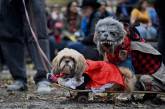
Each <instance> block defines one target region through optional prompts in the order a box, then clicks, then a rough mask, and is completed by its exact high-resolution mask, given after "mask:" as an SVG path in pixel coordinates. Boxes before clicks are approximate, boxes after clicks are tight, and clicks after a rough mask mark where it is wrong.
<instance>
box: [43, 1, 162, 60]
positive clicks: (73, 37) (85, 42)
mask: <svg viewBox="0 0 165 109" xmlns="http://www.w3.org/2000/svg"><path fill="white" fill-rule="evenodd" d="M46 10H47V13H46V14H47V26H48V31H49V42H50V57H51V59H53V57H54V56H55V55H56V53H57V52H58V51H59V50H61V49H63V48H64V47H69V48H73V49H76V50H78V51H79V52H81V53H82V54H84V55H85V57H86V58H90V59H93V60H98V59H99V58H98V57H100V55H99V53H98V51H97V50H96V47H95V45H94V43H93V34H94V29H95V24H96V23H97V21H98V20H99V19H102V18H105V17H113V18H115V19H118V20H120V21H122V22H123V23H124V26H128V25H129V26H130V25H133V26H134V27H135V28H136V30H137V32H138V33H139V35H140V36H141V37H142V38H144V39H145V40H147V41H157V37H158V34H157V33H158V25H159V23H158V16H157V13H156V11H155V8H154V0H83V1H81V2H80V1H79V0H77V1H76V0H73V1H70V2H69V3H68V4H67V6H60V5H58V4H54V5H51V6H48V7H47V9H46ZM100 58H101V57H100Z"/></svg>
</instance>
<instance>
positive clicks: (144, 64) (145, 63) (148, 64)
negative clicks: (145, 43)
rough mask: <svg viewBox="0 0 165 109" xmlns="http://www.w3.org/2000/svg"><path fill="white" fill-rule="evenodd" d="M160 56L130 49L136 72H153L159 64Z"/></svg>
mask: <svg viewBox="0 0 165 109" xmlns="http://www.w3.org/2000/svg"><path fill="white" fill-rule="evenodd" d="M160 59H161V56H157V55H152V54H147V53H142V52H140V51H136V50H133V51H132V61H133V65H134V67H135V70H136V72H137V73H138V74H153V73H155V72H156V71H157V70H158V69H159V68H160V65H161V61H160Z"/></svg>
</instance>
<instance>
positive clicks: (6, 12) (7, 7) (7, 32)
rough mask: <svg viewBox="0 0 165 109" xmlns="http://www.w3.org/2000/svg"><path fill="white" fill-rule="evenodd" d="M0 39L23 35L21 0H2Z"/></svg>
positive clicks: (0, 7) (0, 6)
mask: <svg viewBox="0 0 165 109" xmlns="http://www.w3.org/2000/svg"><path fill="white" fill-rule="evenodd" d="M0 1H1V3H0V39H1V40H2V39H6V38H12V37H20V36H22V10H21V9H20V6H21V4H20V0H14V2H13V1H11V2H9V1H10V0H0Z"/></svg>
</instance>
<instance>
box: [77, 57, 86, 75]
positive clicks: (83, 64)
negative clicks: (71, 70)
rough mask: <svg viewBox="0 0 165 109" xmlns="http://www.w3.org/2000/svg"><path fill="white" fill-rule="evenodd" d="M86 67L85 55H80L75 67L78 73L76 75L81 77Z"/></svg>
mask: <svg viewBox="0 0 165 109" xmlns="http://www.w3.org/2000/svg"><path fill="white" fill-rule="evenodd" d="M85 69H86V60H85V58H84V57H83V56H79V57H78V58H77V60H76V68H75V72H76V74H77V75H76V76H77V77H81V75H82V74H83V73H84V71H85Z"/></svg>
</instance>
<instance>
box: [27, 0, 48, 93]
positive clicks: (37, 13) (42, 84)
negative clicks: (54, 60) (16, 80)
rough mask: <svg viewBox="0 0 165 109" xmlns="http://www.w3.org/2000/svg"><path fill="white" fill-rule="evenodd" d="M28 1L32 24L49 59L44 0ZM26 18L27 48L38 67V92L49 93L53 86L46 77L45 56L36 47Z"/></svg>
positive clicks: (35, 77)
mask: <svg viewBox="0 0 165 109" xmlns="http://www.w3.org/2000/svg"><path fill="white" fill-rule="evenodd" d="M26 2H27V3H26V5H27V8H28V12H29V16H30V20H31V25H32V27H33V29H34V31H35V33H36V36H37V38H38V42H39V45H40V47H41V49H42V50H43V52H44V53H45V55H46V56H47V58H48V60H49V41H48V35H47V31H46V16H45V8H44V0H28V1H26ZM24 20H25V33H26V38H27V48H28V50H29V54H30V55H31V57H32V60H33V62H34V64H35V67H36V69H37V73H36V75H35V76H34V81H35V83H36V85H37V92H39V93H40V92H41V93H49V92H50V91H51V88H50V87H49V85H50V83H49V82H48V80H47V79H46V75H47V73H48V69H46V67H45V63H44V62H43V58H42V56H41V55H40V53H39V51H38V49H37V47H36V43H35V41H34V39H33V37H32V34H31V31H30V29H29V25H28V24H27V19H26V18H25V19H24Z"/></svg>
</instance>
